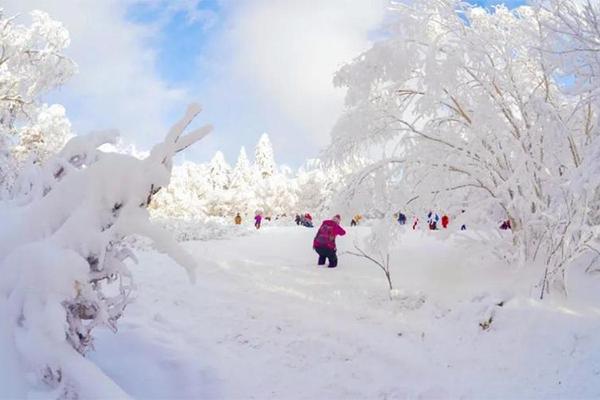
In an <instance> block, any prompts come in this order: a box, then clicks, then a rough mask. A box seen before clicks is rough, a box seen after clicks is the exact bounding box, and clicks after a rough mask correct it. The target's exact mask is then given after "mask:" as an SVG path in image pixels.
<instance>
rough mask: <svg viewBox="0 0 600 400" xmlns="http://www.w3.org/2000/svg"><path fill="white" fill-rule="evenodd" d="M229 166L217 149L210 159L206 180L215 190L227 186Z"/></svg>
mask: <svg viewBox="0 0 600 400" xmlns="http://www.w3.org/2000/svg"><path fill="white" fill-rule="evenodd" d="M230 173H231V168H230V167H229V164H227V161H225V156H224V155H223V153H222V152H220V151H217V152H216V153H215V155H214V157H213V158H212V160H210V164H209V176H208V180H209V182H210V184H211V186H212V188H213V189H215V190H226V189H228V188H229V178H230Z"/></svg>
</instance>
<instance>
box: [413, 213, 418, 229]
mask: <svg viewBox="0 0 600 400" xmlns="http://www.w3.org/2000/svg"><path fill="white" fill-rule="evenodd" d="M418 224H419V217H417V216H415V219H414V220H413V225H412V228H413V231H414V230H415V229H417V225H418Z"/></svg>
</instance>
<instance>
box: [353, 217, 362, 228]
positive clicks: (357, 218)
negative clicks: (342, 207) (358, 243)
mask: <svg viewBox="0 0 600 400" xmlns="http://www.w3.org/2000/svg"><path fill="white" fill-rule="evenodd" d="M361 219H362V215H360V214H356V215H355V216H354V217H352V221H350V226H356V225H358V223H359V222H360V220H361Z"/></svg>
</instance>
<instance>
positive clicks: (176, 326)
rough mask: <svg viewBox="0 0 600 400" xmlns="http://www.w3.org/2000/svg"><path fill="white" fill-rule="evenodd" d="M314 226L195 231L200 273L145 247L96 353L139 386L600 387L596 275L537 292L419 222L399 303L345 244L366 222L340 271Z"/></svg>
mask: <svg viewBox="0 0 600 400" xmlns="http://www.w3.org/2000/svg"><path fill="white" fill-rule="evenodd" d="M314 233H315V231H314V230H313V229H308V228H303V227H296V226H294V227H267V228H265V229H262V230H260V231H258V232H257V233H256V234H253V235H250V236H243V237H235V238H232V239H226V240H222V239H221V240H214V241H197V242H188V243H185V244H184V245H183V246H184V247H185V248H186V249H187V250H188V251H189V252H190V253H191V254H192V256H193V257H194V258H196V260H197V262H198V264H199V266H200V267H199V268H198V270H197V282H196V284H194V285H192V284H190V283H189V280H188V279H187V276H186V275H185V274H184V273H173V271H178V270H177V269H176V268H174V265H173V264H174V261H172V260H171V259H169V258H168V257H167V256H165V255H162V254H159V253H156V252H153V251H143V252H140V253H139V254H138V255H139V260H140V263H139V265H136V266H132V272H133V274H134V275H135V276H136V281H137V285H138V290H137V299H136V301H135V302H134V303H133V304H132V305H130V306H129V308H128V309H127V312H126V314H125V317H124V318H123V319H122V320H121V322H120V325H119V332H118V333H117V334H113V333H112V332H110V331H108V330H106V331H100V332H98V336H97V340H96V346H95V347H96V351H95V352H92V353H91V354H90V355H89V358H90V359H91V361H92V362H94V363H95V364H96V365H97V366H98V367H99V368H100V369H101V370H102V371H103V372H104V373H105V374H107V375H108V376H109V377H110V378H111V379H112V380H113V381H114V382H115V383H116V384H117V385H118V386H119V387H120V388H122V389H123V390H124V391H125V392H127V393H128V394H129V395H130V396H132V397H134V398H140V399H150V398H170V399H175V398H209V399H213V398H215V399H217V398H218V399H270V398H277V399H354V398H360V399H366V398H368V399H394V398H403V399H404V398H415V399H420V398H423V399H425V398H466V399H471V398H474V399H477V398H480V399H482V398H485V399H491V398H498V399H500V398H531V399H550V398H570V399H575V398H598V397H600V379H599V378H600V359H599V358H598V354H599V353H598V350H600V335H598V331H599V329H600V306H598V304H600V301H599V300H600V296H599V295H598V294H597V292H598V290H597V287H598V278H596V277H593V276H590V275H583V274H579V273H578V272H577V271H574V272H571V276H570V277H569V282H570V283H569V285H570V289H571V290H570V296H569V298H568V299H555V298H550V299H546V300H544V301H537V300H534V299H535V298H536V294H535V293H534V292H533V290H530V286H531V284H532V283H534V282H536V281H537V277H534V276H529V275H528V272H527V271H522V270H521V271H511V270H506V269H504V270H499V269H498V268H497V266H493V265H490V264H489V260H486V258H485V257H480V261H478V262H475V263H473V262H467V260H471V261H472V259H473V258H474V257H475V256H474V255H472V254H469V251H468V249H467V250H460V249H458V248H457V246H455V245H453V241H452V240H446V241H440V240H437V239H436V237H435V235H436V234H438V232H422V231H417V232H414V231H406V232H405V233H404V234H403V235H402V238H401V240H402V244H401V245H400V246H399V252H398V253H397V254H394V256H393V258H392V260H393V267H392V276H393V279H394V284H395V286H396V290H395V292H394V296H393V299H391V300H390V297H389V292H388V290H387V283H386V281H385V278H384V275H383V273H382V272H381V270H379V269H377V268H376V267H375V266H374V265H373V264H370V263H368V262H367V261H365V260H363V259H360V258H356V257H352V256H350V255H344V254H341V253H343V252H344V251H345V250H347V249H350V248H351V246H352V244H353V243H354V242H355V241H357V240H359V239H360V238H361V237H363V236H365V235H366V234H367V233H368V230H367V228H361V227H358V228H353V229H348V235H346V236H345V237H342V238H339V239H338V246H339V251H338V252H339V253H340V254H341V255H340V264H339V267H338V268H335V269H328V268H324V267H318V266H317V265H316V259H317V257H316V254H315V253H314V252H313V250H312V249H311V241H312V237H313V236H314ZM594 289H595V290H594ZM530 291H531V294H530ZM594 292H596V293H594ZM501 301H504V304H503V306H502V307H499V306H497V305H495V304H497V303H499V302H501ZM491 315H493V321H492V323H491V326H490V328H489V329H487V330H483V329H482V328H481V327H480V325H479V323H480V322H482V321H484V320H485V319H487V318H489V316H491ZM0 350H2V349H0ZM4 350H5V351H10V349H4ZM0 373H1V374H2V375H4V376H5V377H7V376H9V375H10V374H14V373H15V371H3V370H2V366H0Z"/></svg>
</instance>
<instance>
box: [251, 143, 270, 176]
mask: <svg viewBox="0 0 600 400" xmlns="http://www.w3.org/2000/svg"><path fill="white" fill-rule="evenodd" d="M254 162H255V166H256V169H257V171H258V174H259V176H260V177H261V178H267V177H269V176H273V174H274V173H275V157H274V156H273V145H272V144H271V141H270V140H269V135H267V134H266V133H263V134H262V135H261V137H260V139H259V140H258V143H257V144H256V149H255V153H254Z"/></svg>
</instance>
